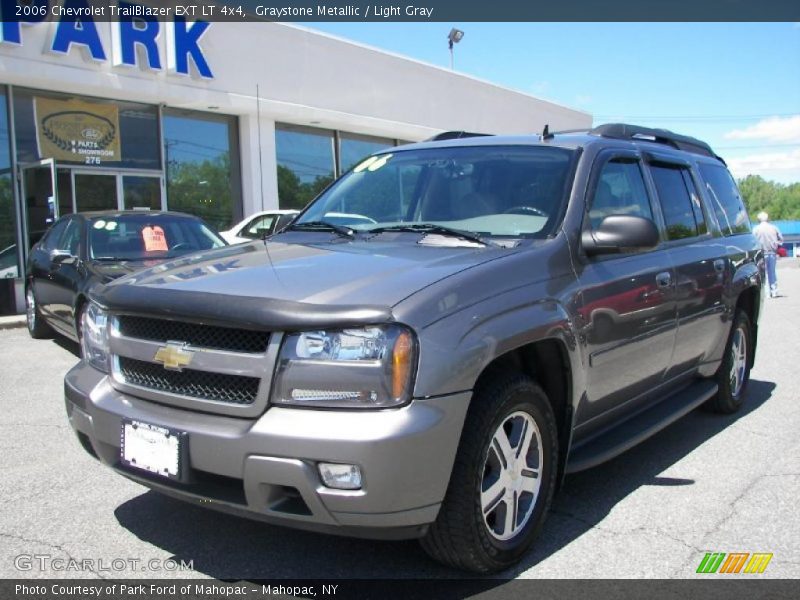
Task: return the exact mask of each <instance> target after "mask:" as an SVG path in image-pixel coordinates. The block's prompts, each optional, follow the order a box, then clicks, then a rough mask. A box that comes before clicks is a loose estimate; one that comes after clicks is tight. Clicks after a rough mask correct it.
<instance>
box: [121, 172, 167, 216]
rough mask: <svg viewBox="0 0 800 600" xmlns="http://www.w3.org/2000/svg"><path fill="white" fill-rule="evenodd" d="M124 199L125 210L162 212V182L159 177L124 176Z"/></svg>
mask: <svg viewBox="0 0 800 600" xmlns="http://www.w3.org/2000/svg"><path fill="white" fill-rule="evenodd" d="M122 199H123V207H124V208H125V210H134V209H150V210H161V181H160V180H159V178H158V177H147V176H139V175H123V176H122Z"/></svg>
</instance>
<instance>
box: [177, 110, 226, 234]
mask: <svg viewBox="0 0 800 600" xmlns="http://www.w3.org/2000/svg"><path fill="white" fill-rule="evenodd" d="M164 157H165V159H166V166H167V173H166V175H167V206H168V208H169V210H177V211H181V212H185V213H190V214H193V215H197V216H199V217H201V218H203V219H205V220H206V221H207V222H208V223H210V224H211V225H213V226H214V227H216V228H217V229H227V228H228V227H230V226H231V224H232V223H233V221H234V219H237V218H238V217H239V212H240V210H241V208H240V201H239V199H240V193H241V192H240V181H239V174H238V173H239V156H238V144H237V142H236V117H229V116H222V115H209V114H205V113H196V112H191V111H165V113H164Z"/></svg>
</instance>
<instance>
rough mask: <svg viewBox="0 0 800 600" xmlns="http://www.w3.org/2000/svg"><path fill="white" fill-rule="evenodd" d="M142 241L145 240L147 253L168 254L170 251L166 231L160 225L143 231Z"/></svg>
mask: <svg viewBox="0 0 800 600" xmlns="http://www.w3.org/2000/svg"><path fill="white" fill-rule="evenodd" d="M142 239H143V240H144V251H145V252H167V251H168V250H169V248H168V247H167V237H166V235H164V230H163V229H162V228H161V227H159V226H158V225H152V226H148V227H145V228H144V229H142Z"/></svg>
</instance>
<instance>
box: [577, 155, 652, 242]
mask: <svg viewBox="0 0 800 600" xmlns="http://www.w3.org/2000/svg"><path fill="white" fill-rule="evenodd" d="M609 215H634V216H637V217H645V218H647V219H650V220H652V219H653V210H652V208H651V207H650V201H649V200H648V197H647V189H646V188H645V186H644V179H643V178H642V171H641V169H640V167H639V162H638V161H636V160H630V159H621V158H615V159H612V160H610V161H608V162H607V163H606V164H605V165H603V169H602V171H601V172H600V177H599V178H598V180H597V187H596V188H595V192H594V198H593V199H592V205H591V209H590V210H589V219H590V221H591V224H592V229H596V228H597V226H598V225H600V222H601V221H602V220H603V219H604V218H605V217H607V216H609Z"/></svg>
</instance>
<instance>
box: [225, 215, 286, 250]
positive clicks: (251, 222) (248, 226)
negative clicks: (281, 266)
mask: <svg viewBox="0 0 800 600" xmlns="http://www.w3.org/2000/svg"><path fill="white" fill-rule="evenodd" d="M299 212H300V211H299V210H278V209H276V210H266V211H263V212H258V213H256V214H254V215H250V216H249V217H247V218H246V219H244V220H242V221H240V222H239V223H237V224H236V225H234V226H233V227H231V228H230V229H228V230H227V231H220V232H219V234H220V235H221V236H222V237H223V238H224V239H225V241H226V242H228V243H229V244H241V243H242V242H250V241H253V240H257V239H259V238H263V237H264V236H267V235H272V234H273V233H276V232H278V231H280V230H281V229H283V228H284V227H286V225H288V224H289V223H290V222H291V221H292V219H293V218H294V216H295V215H296V214H297V213H299Z"/></svg>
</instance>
